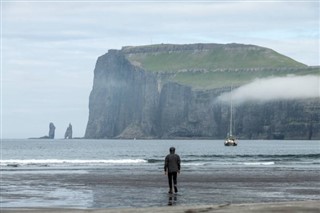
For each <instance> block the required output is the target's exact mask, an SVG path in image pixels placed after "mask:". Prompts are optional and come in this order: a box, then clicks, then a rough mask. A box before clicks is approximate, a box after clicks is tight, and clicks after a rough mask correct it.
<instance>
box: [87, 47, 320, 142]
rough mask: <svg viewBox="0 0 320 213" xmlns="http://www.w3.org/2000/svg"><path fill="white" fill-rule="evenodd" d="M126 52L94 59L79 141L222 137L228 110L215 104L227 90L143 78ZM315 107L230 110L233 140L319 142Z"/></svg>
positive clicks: (297, 103)
mask: <svg viewBox="0 0 320 213" xmlns="http://www.w3.org/2000/svg"><path fill="white" fill-rule="evenodd" d="M184 48H187V47H184ZM188 48H192V47H188ZM136 51H138V52H139V53H140V52H143V48H142V49H137V50H136ZM128 52H129V53H130V54H132V53H133V52H134V49H130V51H129V50H128V48H124V49H123V50H109V52H108V53H107V54H105V55H103V56H101V57H99V58H98V60H97V63H96V67H95V70H94V82H93V89H92V91H91V94H90V100H89V120H88V124H87V128H86V133H85V138H97V139H98V138H213V139H218V138H224V137H225V136H226V134H227V132H228V125H229V124H228V122H229V116H230V112H229V105H228V104H223V103H221V102H217V100H216V98H217V97H218V96H219V95H220V94H222V93H223V92H226V91H227V90H229V88H215V89H209V90H194V89H193V88H192V87H190V86H187V85H182V84H179V83H176V82H173V81H170V75H171V74H170V75H169V76H168V75H167V74H165V73H155V72H146V71H145V70H144V69H143V68H142V67H141V66H136V65H134V64H133V63H131V62H130V61H129V60H128V58H127V56H126V54H129V53H128ZM319 106H320V101H319V99H318V98H317V99H304V100H289V101H285V100H282V101H272V102H267V103H255V102H246V103H244V104H241V105H238V106H236V107H235V110H234V113H235V118H234V121H235V125H234V126H235V130H234V134H235V135H237V136H238V137H240V138H243V139H320V130H319V129H320V124H319V123H320V121H319V112H320V110H319Z"/></svg>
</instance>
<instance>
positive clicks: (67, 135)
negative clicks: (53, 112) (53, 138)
mask: <svg viewBox="0 0 320 213" xmlns="http://www.w3.org/2000/svg"><path fill="white" fill-rule="evenodd" d="M64 139H72V125H71V123H70V124H69V126H68V128H67V130H66V132H65V133H64Z"/></svg>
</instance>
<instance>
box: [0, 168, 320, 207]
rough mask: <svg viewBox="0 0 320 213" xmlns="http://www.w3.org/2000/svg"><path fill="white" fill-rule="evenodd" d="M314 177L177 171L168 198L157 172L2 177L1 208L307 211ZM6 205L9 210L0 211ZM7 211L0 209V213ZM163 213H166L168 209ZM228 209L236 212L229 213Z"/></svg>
mask: <svg viewBox="0 0 320 213" xmlns="http://www.w3.org/2000/svg"><path fill="white" fill-rule="evenodd" d="M319 177H320V172H319V171H318V170H317V169H295V168H233V169H225V168H224V169H219V170H216V171H212V172H201V173H197V172H196V171H182V172H181V174H180V175H179V176H178V181H179V182H178V185H179V192H178V194H177V195H174V196H170V195H168V193H167V192H168V188H167V177H166V176H165V175H164V174H163V173H162V171H161V170H159V171H158V172H155V171H149V172H148V171H144V172H139V171H132V172H131V173H130V174H128V171H125V172H124V171H121V170H118V171H117V172H114V171H113V172H112V173H111V172H110V173H109V172H108V171H106V170H101V171H100V170H95V171H86V172H83V173H82V172H77V171H76V172H70V173H67V172H66V171H64V172H62V173H60V171H57V172H54V171H52V172H48V171H46V172H36V171H33V172H20V173H19V172H16V173H12V172H10V173H8V174H7V173H5V172H4V173H3V174H2V181H1V185H2V187H1V188H2V189H3V191H2V194H1V196H2V203H1V206H2V207H15V206H14V205H15V203H16V204H18V205H17V206H18V207H21V208H22V209H25V208H26V210H27V209H28V208H35V209H38V208H52V209H51V210H50V209H46V211H47V212H50V211H52V212H55V211H56V210H55V208H57V209H60V208H62V209H63V208H76V209H78V208H79V209H87V210H86V211H89V212H90V211H91V210H90V209H107V210H101V211H100V210H95V211H94V212H104V211H105V212H113V211H114V212H118V211H119V212H126V211H127V210H124V209H127V208H129V209H131V210H130V212H132V210H133V209H135V208H150V207H151V208H154V209H153V210H152V212H156V209H158V208H159V207H168V205H172V206H171V207H174V209H176V210H177V212H179V211H180V210H181V211H182V212H183V211H186V210H188V209H192V208H193V207H195V208H200V207H198V206H203V205H214V206H215V207H214V208H216V207H217V206H224V207H225V208H221V211H222V210H223V209H228V208H231V207H232V206H234V205H238V204H241V205H240V206H239V207H241V206H242V205H247V204H245V203H279V202H292V203H291V204H292V205H296V203H297V204H299V205H300V204H301V205H302V206H303V207H302V208H307V207H308V206H309V205H307V204H308V203H309V202H307V203H304V202H302V203H300V202H296V201H306V200H320V198H319V195H320V181H319ZM7 203H10V204H11V206H6V204H7ZM311 203H312V204H310V205H311V206H313V207H312V208H318V207H319V206H318V204H317V202H315V203H314V202H311ZM280 204H281V203H280ZM291 204H290V205H291ZM272 205H273V204H272ZM274 205H276V206H278V204H274ZM185 206H188V207H185ZM255 206H257V207H259V206H262V207H261V208H265V207H267V206H269V204H253V205H252V204H250V205H248V206H247V207H244V208H249V207H250V208H256V207H255ZM281 206H282V207H283V204H281ZM282 207H281V208H282ZM201 208H202V207H201ZM212 208H213V207H212ZM241 208H242V207H241ZM259 208H260V207H259ZM286 208H287V207H286ZM288 208H289V207H288ZM290 208H291V207H290ZM7 209H8V208H4V209H2V212H6V211H7ZM22 209H19V210H15V212H19V211H21V210H22ZM120 209H121V210H120ZM165 209H166V212H167V210H168V209H167V208H165ZM174 209H172V210H174ZM232 209H237V207H235V208H231V210H230V211H233V210H232ZM33 210H34V209H33ZM42 210H43V209H42ZM42 210H39V211H40V212H42ZM170 210H171V209H170ZM37 211H38V210H37ZM39 211H38V212H39ZM46 211H43V212H46ZM57 211H58V210H57ZM70 211H71V210H70ZM84 211H85V210H83V212H84ZM128 211H129V210H128ZM137 211H138V210H137ZM139 211H140V209H139ZM141 211H142V212H143V211H145V212H148V211H147V210H143V209H141ZM161 211H163V210H162V209H161V208H160V209H159V212H161ZM181 211H180V212H181ZM210 211H211V210H210ZM219 211H220V210H219ZM80 212H81V211H80ZM195 212H197V211H195ZM222 212H223V211H222ZM244 212H245V211H244ZM288 212H291V211H288Z"/></svg>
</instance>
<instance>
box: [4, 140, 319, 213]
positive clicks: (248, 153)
mask: <svg viewBox="0 0 320 213" xmlns="http://www.w3.org/2000/svg"><path fill="white" fill-rule="evenodd" d="M171 146H174V147H175V148H176V153H177V154H179V155H180V157H181V160H182V165H181V167H182V169H181V174H180V175H179V177H178V181H179V187H180V186H181V187H180V188H179V189H180V190H179V193H178V194H177V195H176V196H174V197H170V196H169V197H168V195H167V188H166V187H167V180H166V178H165V177H164V175H163V163H164V158H165V156H166V155H167V154H168V153H169V148H170V147H171ZM0 166H1V200H0V202H1V203H0V204H1V207H9V208H10V207H77V208H118V207H145V206H162V205H167V204H174V205H188V204H212V203H229V202H236V203H242V202H268V201H278V200H280V201H282V200H283V201H286V200H305V199H319V197H318V195H319V192H320V189H319V188H318V187H320V185H319V184H317V176H318V175H319V168H320V142H319V141H298V140H297V141H286V140H279V141H274V140H273V141H264V140H257V141H255V140H243V141H242V140H241V141H239V145H238V146H237V147H225V146H224V145H223V141H222V140H87V139H74V140H62V139H61V140H59V139H55V140H42V139H28V140H13V139H11V140H5V139H3V140H2V141H1V160H0ZM252 177H255V179H252V180H249V179H250V178H252ZM267 177H268V178H267ZM283 177H286V178H288V179H287V181H286V180H285V179H283ZM280 178H281V181H280V182H279V179H280ZM318 180H320V179H318ZM250 181H251V182H250ZM251 183H252V184H255V186H253V185H252V184H251ZM315 184H316V185H315ZM315 188H316V189H315ZM317 188H318V189H319V190H318V189H317ZM146 194H148V195H147V196H145V195H146ZM235 194H238V195H239V196H235Z"/></svg>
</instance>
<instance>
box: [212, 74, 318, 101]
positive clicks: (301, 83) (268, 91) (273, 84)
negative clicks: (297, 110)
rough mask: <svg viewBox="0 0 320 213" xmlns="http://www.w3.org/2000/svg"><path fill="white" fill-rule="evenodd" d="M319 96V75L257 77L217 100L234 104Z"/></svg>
mask: <svg viewBox="0 0 320 213" xmlns="http://www.w3.org/2000/svg"><path fill="white" fill-rule="evenodd" d="M319 97H320V76H317V75H307V76H286V77H275V78H263V79H257V80H255V81H253V82H251V83H249V84H246V85H244V86H241V87H239V88H237V89H234V90H233V91H232V92H231V97H230V92H227V93H223V94H222V95H220V96H219V97H218V101H222V102H230V98H232V101H233V102H234V103H235V104H241V103H244V102H247V101H256V102H267V101H274V100H294V99H306V98H319Z"/></svg>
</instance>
